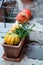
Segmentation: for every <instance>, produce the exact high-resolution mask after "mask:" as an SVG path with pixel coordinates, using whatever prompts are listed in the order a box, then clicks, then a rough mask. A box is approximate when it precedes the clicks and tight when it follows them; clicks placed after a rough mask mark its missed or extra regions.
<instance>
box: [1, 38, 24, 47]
mask: <svg viewBox="0 0 43 65" xmlns="http://www.w3.org/2000/svg"><path fill="white" fill-rule="evenodd" d="M24 40H25V38H22V40H21V41H20V43H19V44H18V45H17V46H15V45H7V44H4V43H3V44H2V46H7V47H13V48H14V47H15V48H18V47H20V46H21V44H22V43H23V42H24Z"/></svg>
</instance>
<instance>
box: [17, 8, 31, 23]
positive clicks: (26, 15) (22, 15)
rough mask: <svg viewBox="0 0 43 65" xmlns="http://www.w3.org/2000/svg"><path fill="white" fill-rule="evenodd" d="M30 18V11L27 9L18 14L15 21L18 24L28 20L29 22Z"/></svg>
mask: <svg viewBox="0 0 43 65" xmlns="http://www.w3.org/2000/svg"><path fill="white" fill-rule="evenodd" d="M30 18H31V11H30V10H28V9H24V10H23V11H22V12H20V13H19V14H18V15H17V16H16V20H17V21H18V22H19V23H25V22H27V21H28V20H30Z"/></svg>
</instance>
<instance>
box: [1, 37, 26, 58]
mask: <svg viewBox="0 0 43 65" xmlns="http://www.w3.org/2000/svg"><path fill="white" fill-rule="evenodd" d="M24 41H25V38H23V39H22V40H21V41H20V43H19V44H18V46H14V45H7V44H5V43H3V45H2V46H3V48H4V53H5V55H6V56H7V57H9V58H18V57H19V55H20V52H21V49H22V47H23V44H24Z"/></svg>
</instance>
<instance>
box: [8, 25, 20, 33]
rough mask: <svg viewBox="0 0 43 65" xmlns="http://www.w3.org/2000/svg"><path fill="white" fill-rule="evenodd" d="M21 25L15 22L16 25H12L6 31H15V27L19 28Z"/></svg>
mask: <svg viewBox="0 0 43 65" xmlns="http://www.w3.org/2000/svg"><path fill="white" fill-rule="evenodd" d="M20 27H21V26H20V25H18V24H16V25H13V26H12V27H11V28H10V30H9V31H8V32H15V31H16V28H20Z"/></svg>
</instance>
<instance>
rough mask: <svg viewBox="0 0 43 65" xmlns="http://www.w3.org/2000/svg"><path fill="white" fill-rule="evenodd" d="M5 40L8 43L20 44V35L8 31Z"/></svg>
mask: <svg viewBox="0 0 43 65" xmlns="http://www.w3.org/2000/svg"><path fill="white" fill-rule="evenodd" d="M4 41H5V43H6V44H8V45H13V44H14V45H16V44H18V43H19V42H20V37H19V35H17V34H9V33H7V34H6V35H5V36H4Z"/></svg>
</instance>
